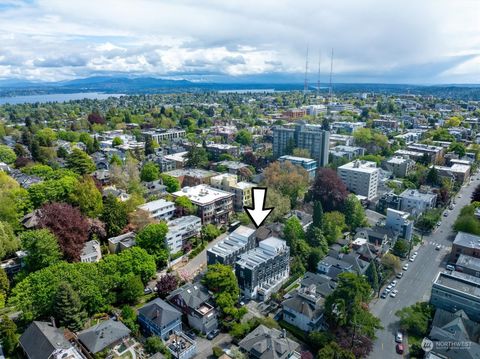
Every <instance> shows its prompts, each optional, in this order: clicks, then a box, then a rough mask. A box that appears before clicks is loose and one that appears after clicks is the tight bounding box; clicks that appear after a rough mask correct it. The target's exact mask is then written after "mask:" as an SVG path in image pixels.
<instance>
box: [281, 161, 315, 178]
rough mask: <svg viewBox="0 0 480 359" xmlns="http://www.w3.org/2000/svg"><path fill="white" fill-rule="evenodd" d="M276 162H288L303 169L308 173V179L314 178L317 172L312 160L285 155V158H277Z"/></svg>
mask: <svg viewBox="0 0 480 359" xmlns="http://www.w3.org/2000/svg"><path fill="white" fill-rule="evenodd" d="M278 160H279V161H280V162H286V161H288V162H291V163H292V164H294V165H297V166H300V167H303V168H304V169H305V171H307V172H308V177H309V178H310V179H314V178H315V173H316V171H317V162H316V161H315V160H312V159H311V158H304V157H296V156H289V155H285V156H282V157H279V158H278Z"/></svg>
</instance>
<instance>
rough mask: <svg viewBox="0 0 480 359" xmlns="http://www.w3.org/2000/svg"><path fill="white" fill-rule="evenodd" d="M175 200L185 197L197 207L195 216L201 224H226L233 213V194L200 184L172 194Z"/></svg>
mask: <svg viewBox="0 0 480 359" xmlns="http://www.w3.org/2000/svg"><path fill="white" fill-rule="evenodd" d="M173 196H174V197H175V198H177V197H181V196H186V197H187V198H188V199H190V201H191V202H192V203H193V204H194V205H195V206H197V215H198V217H200V218H201V220H202V224H203V225H205V224H209V223H213V224H220V223H227V222H228V219H229V218H230V215H231V214H232V212H233V197H234V195H233V193H229V192H225V191H222V190H219V189H215V188H213V187H210V186H207V185H204V184H200V185H198V186H194V187H184V188H182V190H181V191H178V192H175V193H173Z"/></svg>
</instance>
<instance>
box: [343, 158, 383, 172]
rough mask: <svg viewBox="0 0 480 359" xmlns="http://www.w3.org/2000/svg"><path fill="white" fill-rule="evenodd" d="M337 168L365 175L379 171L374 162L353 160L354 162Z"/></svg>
mask: <svg viewBox="0 0 480 359" xmlns="http://www.w3.org/2000/svg"><path fill="white" fill-rule="evenodd" d="M338 168H339V169H341V170H351V171H358V172H367V173H374V172H378V171H379V168H378V167H377V164H376V163H375V162H372V161H361V160H355V161H352V162H349V163H346V164H344V165H343V166H340V167H338Z"/></svg>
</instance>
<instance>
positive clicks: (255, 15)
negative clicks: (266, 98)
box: [0, 0, 480, 84]
mask: <svg viewBox="0 0 480 359" xmlns="http://www.w3.org/2000/svg"><path fill="white" fill-rule="evenodd" d="M479 16H480V1H479V0H402V1H389V0H330V1H324V0H255V1H254V0H241V1H240V0H238V1H237V0H170V1H166V0H165V1H164V0H95V1H91V0H0V79H1V80H9V79H26V80H33V81H63V80H70V79H75V78H85V77H90V76H104V75H108V76H110V75H115V76H132V77H139V76H150V77H157V78H172V79H187V80H192V81H211V82H215V81H217V82H218V81H227V82H235V81H245V80H250V79H251V80H255V79H256V80H258V81H260V80H265V81H283V82H303V78H304V72H305V59H306V53H307V48H308V53H309V56H308V59H309V75H308V79H309V82H310V83H312V84H313V83H316V82H317V80H318V68H319V63H320V82H321V83H326V82H328V77H329V73H330V60H331V52H332V48H333V81H334V82H358V83H360V82H373V83H410V84H442V83H475V84H479V83H480V21H479Z"/></svg>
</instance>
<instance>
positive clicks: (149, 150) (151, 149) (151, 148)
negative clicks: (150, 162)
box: [145, 136, 158, 156]
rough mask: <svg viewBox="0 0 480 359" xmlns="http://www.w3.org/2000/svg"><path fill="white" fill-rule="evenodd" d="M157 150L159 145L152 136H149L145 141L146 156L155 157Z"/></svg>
mask: <svg viewBox="0 0 480 359" xmlns="http://www.w3.org/2000/svg"><path fill="white" fill-rule="evenodd" d="M156 148H158V143H157V142H156V141H155V140H154V139H152V136H148V137H147V138H146V140H145V155H146V156H148V155H153V154H154V153H155V149H156Z"/></svg>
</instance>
